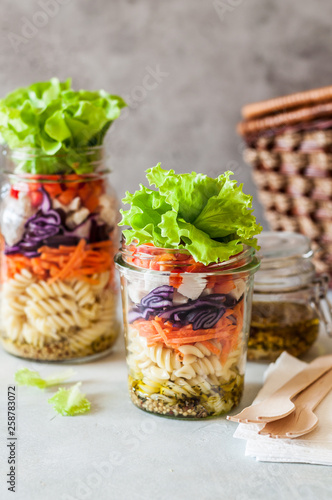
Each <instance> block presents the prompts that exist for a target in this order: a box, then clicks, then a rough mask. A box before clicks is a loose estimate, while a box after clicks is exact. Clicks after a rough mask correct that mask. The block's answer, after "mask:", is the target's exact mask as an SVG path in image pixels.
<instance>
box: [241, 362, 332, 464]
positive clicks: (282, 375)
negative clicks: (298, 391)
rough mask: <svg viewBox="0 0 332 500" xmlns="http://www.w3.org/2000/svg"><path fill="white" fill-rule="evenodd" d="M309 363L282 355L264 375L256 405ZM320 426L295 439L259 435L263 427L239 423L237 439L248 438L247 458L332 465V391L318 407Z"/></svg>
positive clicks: (317, 413) (316, 411)
mask: <svg viewBox="0 0 332 500" xmlns="http://www.w3.org/2000/svg"><path fill="white" fill-rule="evenodd" d="M306 365H307V363H304V362H303V361H300V360H298V359H297V358H294V357H293V356H290V355H289V354H287V353H283V354H282V355H281V356H280V357H279V358H278V359H277V361H276V362H275V363H273V364H271V365H270V366H269V367H268V369H267V371H266V372H265V375H264V381H265V383H264V386H263V387H262V389H261V390H260V392H259V393H258V395H257V397H256V399H255V401H254V403H258V402H259V401H262V400H263V399H265V398H266V397H267V396H269V395H270V394H272V393H273V392H274V391H276V390H277V389H279V387H281V386H282V385H284V383H285V382H287V381H288V380H289V379H290V378H292V377H293V376H294V375H296V374H297V373H298V372H299V371H301V370H303V368H305V366H306ZM315 413H316V415H317V417H318V418H319V424H318V426H317V427H316V429H314V430H313V431H312V432H310V433H309V434H306V435H305V436H301V437H299V438H296V439H273V438H269V437H267V436H260V435H259V434H258V431H259V430H260V429H261V428H262V427H263V425H262V424H239V426H238V427H237V429H236V431H235V433H234V437H236V438H240V439H246V440H247V445H246V455H247V456H251V457H256V460H259V461H264V462H300V463H308V464H321V465H332V392H330V393H329V394H328V395H327V396H326V398H324V400H323V401H322V402H321V403H320V405H319V406H318V407H317V408H316V410H315Z"/></svg>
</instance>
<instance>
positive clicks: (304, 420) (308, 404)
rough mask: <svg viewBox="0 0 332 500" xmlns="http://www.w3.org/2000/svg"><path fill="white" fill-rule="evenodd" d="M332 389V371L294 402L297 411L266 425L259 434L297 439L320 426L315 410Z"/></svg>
mask: <svg viewBox="0 0 332 500" xmlns="http://www.w3.org/2000/svg"><path fill="white" fill-rule="evenodd" d="M331 389H332V370H330V371H328V372H327V373H326V374H325V375H323V376H322V377H320V378H319V379H318V380H317V381H316V382H314V383H313V384H311V385H310V386H309V387H308V388H307V389H305V390H304V391H303V392H301V394H300V395H299V396H297V398H296V399H295V401H294V404H295V410H294V411H293V412H292V413H291V414H290V415H288V416H287V417H285V418H281V419H279V420H276V421H274V422H269V423H267V424H265V426H264V427H263V429H261V430H260V431H259V433H258V434H262V435H264V436H270V437H272V438H291V439H292V438H296V437H299V436H303V435H304V434H308V432H311V431H312V430H314V429H315V427H317V425H318V417H317V415H315V414H314V412H313V410H314V409H315V408H316V407H317V406H318V405H319V403H320V402H321V401H322V400H323V399H324V398H325V396H326V395H327V394H328V393H329V392H330V390H331Z"/></svg>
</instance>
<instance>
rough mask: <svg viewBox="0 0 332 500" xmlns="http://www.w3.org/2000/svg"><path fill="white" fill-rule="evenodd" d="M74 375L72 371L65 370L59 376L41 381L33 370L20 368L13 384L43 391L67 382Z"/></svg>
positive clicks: (37, 373)
mask: <svg viewBox="0 0 332 500" xmlns="http://www.w3.org/2000/svg"><path fill="white" fill-rule="evenodd" d="M73 374H74V371H73V370H66V371H64V372H62V373H60V374H59V375H52V376H51V377H46V378H45V379H43V378H42V377H41V376H40V374H39V372H37V371H34V370H29V368H21V369H20V370H17V372H16V373H15V382H16V383H17V384H18V385H28V386H33V387H39V389H45V388H46V387H52V386H54V385H58V384H61V383H63V382H64V381H65V380H68V379H69V378H70V377H72V375H73Z"/></svg>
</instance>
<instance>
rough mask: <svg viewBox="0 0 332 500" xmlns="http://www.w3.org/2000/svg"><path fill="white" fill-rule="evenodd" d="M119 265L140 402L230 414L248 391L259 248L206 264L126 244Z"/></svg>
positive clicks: (132, 383)
mask: <svg viewBox="0 0 332 500" xmlns="http://www.w3.org/2000/svg"><path fill="white" fill-rule="evenodd" d="M115 262H116V267H117V268H118V269H119V271H120V276H121V290H122V303H123V317H124V330H125V340H126V350H127V365H128V370H129V391H130V396H131V399H132V401H133V403H134V404H135V405H136V406H138V407H139V408H141V409H143V410H146V411H148V412H153V413H156V414H160V415H164V416H168V417H178V418H191V419H192V418H196V419H199V418H205V417H212V416H217V415H221V414H223V413H227V412H229V411H230V410H231V409H232V408H233V407H234V406H235V405H237V404H238V403H239V401H240V398H241V395H242V391H243V382H244V368H245V361H246V350H247V337H248V332H249V323H250V313H251V297H252V288H253V273H254V272H255V271H256V270H257V268H258V266H259V262H258V259H257V258H256V257H255V252H254V250H253V249H251V248H246V249H245V250H244V251H243V252H242V253H240V254H238V255H237V256H235V257H233V258H231V259H230V260H228V261H227V262H223V263H221V264H213V265H209V266H204V265H202V264H198V263H195V261H194V260H193V258H192V257H191V256H190V255H189V254H188V253H187V252H186V251H183V250H181V251H179V250H170V249H162V248H156V247H153V246H150V245H140V246H137V247H136V246H135V245H129V246H126V244H125V243H123V244H122V248H121V251H120V252H119V253H118V254H117V255H116V257H115Z"/></svg>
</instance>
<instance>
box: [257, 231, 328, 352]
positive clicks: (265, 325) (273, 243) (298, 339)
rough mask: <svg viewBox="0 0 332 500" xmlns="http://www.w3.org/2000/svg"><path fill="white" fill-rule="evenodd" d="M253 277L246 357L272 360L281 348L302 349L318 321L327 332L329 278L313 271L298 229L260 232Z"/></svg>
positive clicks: (315, 334) (314, 336) (311, 340)
mask: <svg viewBox="0 0 332 500" xmlns="http://www.w3.org/2000/svg"><path fill="white" fill-rule="evenodd" d="M258 243H259V245H260V246H261V249H260V256H261V259H262V260H261V268H260V270H259V272H258V273H257V274H256V276H255V286H254V297H253V307H252V318H251V326H250V336H249V341H248V359H249V360H268V361H274V360H275V359H276V358H277V357H278V356H279V355H280V354H281V353H282V352H283V351H287V352H288V353H289V354H292V355H293V356H300V355H301V354H303V353H305V352H306V351H307V350H308V349H309V348H310V347H311V346H312V344H313V343H314V342H315V340H316V339H317V337H318V333H319V328H320V324H321V323H322V324H323V325H324V327H325V329H326V331H327V333H328V334H329V335H331V334H332V319H331V305H330V304H329V301H328V299H327V291H328V277H327V276H324V275H321V276H317V275H316V272H315V267H314V264H313V262H312V257H313V250H312V249H311V245H310V240H309V239H308V238H307V237H306V236H303V235H302V234H298V233H291V232H269V231H267V232H263V233H261V234H260V235H259V236H258Z"/></svg>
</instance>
